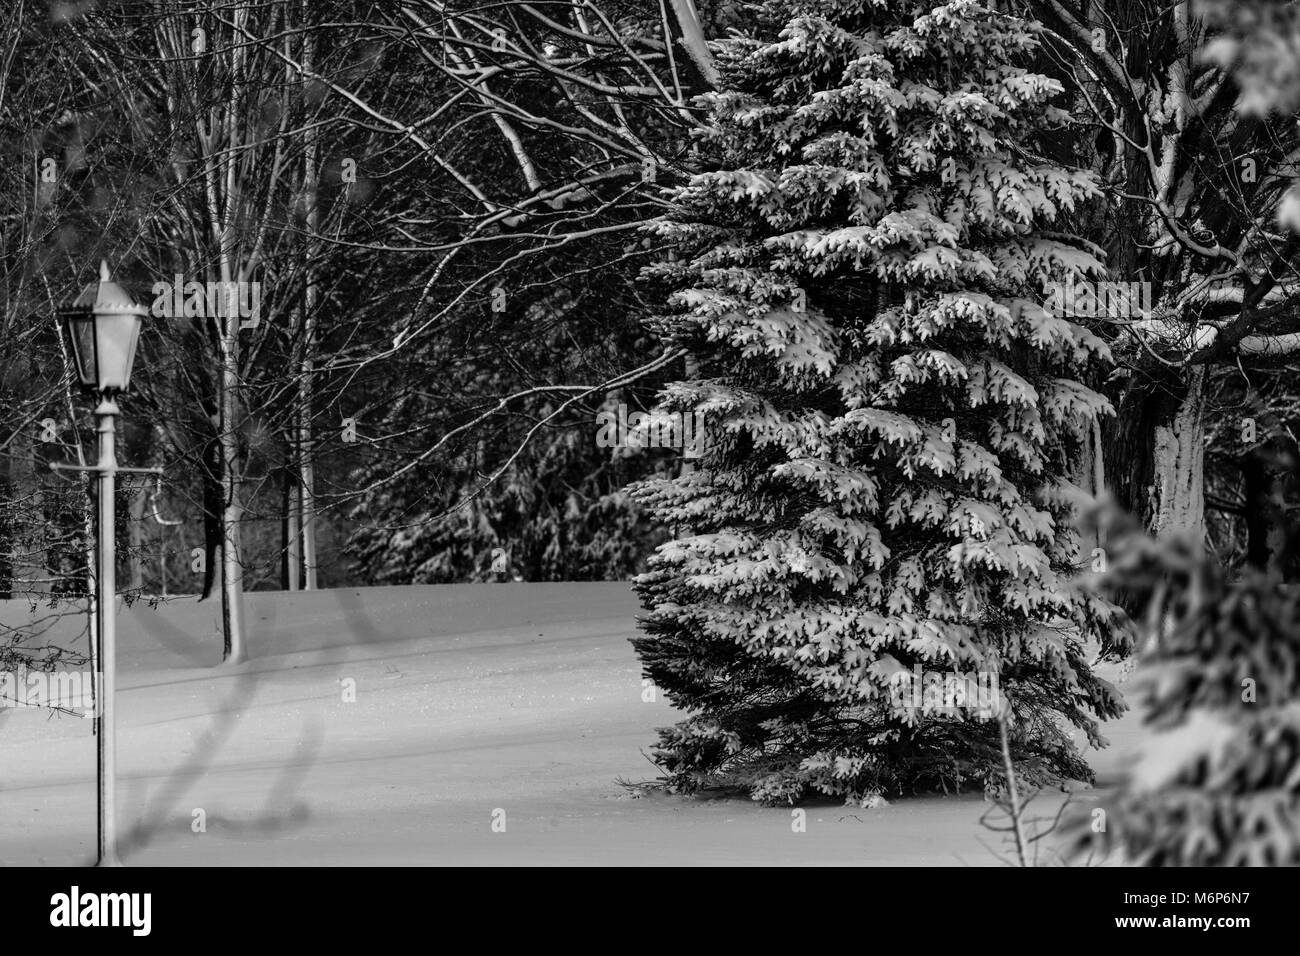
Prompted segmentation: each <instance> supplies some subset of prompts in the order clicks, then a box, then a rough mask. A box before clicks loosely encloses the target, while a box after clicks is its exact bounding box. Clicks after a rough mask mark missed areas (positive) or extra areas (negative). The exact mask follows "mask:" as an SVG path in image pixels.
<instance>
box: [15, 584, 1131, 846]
mask: <svg viewBox="0 0 1300 956" xmlns="http://www.w3.org/2000/svg"><path fill="white" fill-rule="evenodd" d="M247 600H248V617H249V622H250V625H251V627H250V630H251V634H252V638H251V650H252V658H253V659H252V661H251V662H250V663H248V664H245V665H242V666H239V667H233V668H223V667H220V666H217V664H218V660H219V658H220V638H219V637H218V636H216V635H215V633H214V630H213V612H212V610H211V607H210V604H208V603H205V604H203V605H200V604H198V603H197V602H196V601H195V600H194V599H192V598H182V599H175V600H172V601H169V602H168V603H166V604H165V605H164V606H162V607H160V608H158V609H151V608H149V607H147V606H145V605H144V604H143V603H140V604H137V605H136V606H135V607H134V608H131V609H123V610H122V611H121V614H120V617H119V622H120V623H119V635H120V636H119V640H120V645H121V647H120V655H119V659H120V664H119V695H118V701H119V705H118V706H119V730H118V753H119V757H118V760H119V776H120V783H119V797H118V801H119V816H120V820H121V824H120V825H121V827H122V828H123V830H124V831H125V832H126V833H127V834H128V837H127V839H126V840H125V841H124V842H125V845H124V847H123V853H124V857H125V861H126V862H127V863H128V864H137V865H149V864H182V865H184V864H194V865H204V866H211V865H224V864H241V865H257V864H284V865H297V864H303V865H308V864H309V865H348V864H414V865H422V864H438V863H457V864H504V863H520V864H582V863H599V864H615V865H618V864H629V865H643V864H713V863H717V864H725V863H753V864H762V863H804V864H814V863H816V864H887V865H988V864H996V863H998V861H999V857H998V854H999V853H1002V852H1005V851H1004V848H1003V847H1001V846H1000V845H999V837H998V836H997V835H995V834H993V833H990V832H989V831H987V830H985V829H983V828H982V827H981V826H980V825H979V822H978V821H979V818H980V815H981V813H982V812H983V811H984V810H985V804H984V803H983V802H982V801H981V800H980V799H979V798H978V797H960V798H938V797H936V798H922V799H909V800H900V801H897V802H895V803H894V804H892V805H890V806H887V807H883V808H879V809H874V810H860V809H854V808H845V807H842V806H839V805H836V804H833V803H821V804H816V803H809V804H806V805H805V807H804V809H805V810H806V811H807V830H806V832H794V830H793V829H792V826H791V824H792V816H791V811H790V810H789V809H788V808H785V809H772V808H764V807H759V806H755V805H753V804H752V803H750V802H748V801H746V800H741V799H736V800H710V801H706V800H688V799H684V798H677V797H669V796H663V795H654V794H651V795H647V796H643V797H641V798H635V797H633V796H631V795H629V792H628V791H627V790H626V789H625V788H624V787H622V786H620V784H619V782H618V781H620V780H627V781H634V782H635V781H646V780H651V779H653V778H654V776H655V775H656V774H655V770H654V768H653V767H652V766H651V764H650V763H649V762H648V761H647V759H646V757H645V756H644V753H643V751H645V750H647V749H648V747H649V746H650V745H651V744H652V743H653V740H654V728H655V727H658V726H662V725H665V724H669V723H672V722H673V720H674V714H673V711H672V709H671V708H670V707H669V706H668V705H667V704H666V703H664V702H663V701H662V700H658V701H650V702H647V701H645V700H643V690H642V684H641V678H640V669H639V667H638V664H637V661H636V658H635V655H634V654H633V652H632V648H631V646H630V645H629V644H628V638H629V637H631V636H632V635H633V634H634V632H635V623H634V619H635V616H636V614H637V612H638V608H637V604H636V601H635V598H634V597H633V595H632V594H631V592H630V591H629V589H628V586H627V585H626V584H618V583H614V584H497V585H447V586H420V587H401V588H363V589H346V590H336V591H318V592H310V593H303V592H298V593H283V592H260V593H254V594H250V595H248V598H247ZM25 613H26V605H25V604H21V605H20V604H18V603H16V602H0V618H2V619H3V620H5V621H6V622H8V623H11V624H12V623H17V622H18V621H19V620H20V619H21V618H22V616H23V615H24V614H25ZM83 649H84V648H83ZM349 681H355V698H356V699H355V702H348V701H346V700H345V699H344V697H345V691H346V690H347V689H348V687H349V686H351V685H350V684H349V683H348V682H349ZM90 729H91V722H90V721H88V720H81V719H77V718H73V717H64V716H55V717H51V716H49V715H48V714H47V713H44V712H39V711H14V710H6V711H0V864H4V865H14V864H19V865H33V864H78V863H85V862H88V861H89V860H91V859H92V854H93V848H94V840H95V802H94V798H95V783H94V771H95V749H94V738H93V736H92V735H91V733H90ZM1108 734H1109V736H1110V737H1111V739H1112V741H1114V742H1115V743H1116V744H1117V746H1116V747H1115V748H1113V751H1107V752H1104V753H1102V754H1097V755H1096V759H1095V760H1094V761H1093V762H1094V764H1095V765H1096V766H1097V767H1098V768H1099V770H1100V771H1101V772H1102V773H1103V779H1104V775H1106V774H1107V773H1110V772H1112V771H1113V769H1114V767H1115V766H1116V762H1117V760H1119V759H1121V758H1122V755H1123V752H1124V750H1125V749H1126V748H1127V746H1131V744H1132V742H1133V740H1134V739H1135V738H1136V731H1135V727H1134V722H1133V721H1132V719H1126V720H1125V721H1121V722H1119V724H1118V725H1113V726H1112V727H1111V728H1109V730H1108ZM1054 800H1059V798H1053V797H1044V798H1043V799H1042V801H1041V802H1042V807H1041V810H1039V812H1040V813H1042V814H1047V813H1050V812H1051V810H1052V809H1053V808H1054V807H1055V806H1056V803H1054V802H1053V801H1054ZM1035 807H1036V809H1037V807H1038V804H1035ZM199 810H202V811H203V812H202V818H203V819H204V821H205V823H206V832H194V821H195V820H196V819H197V818H198V817H199V814H198V813H197V811H199ZM502 811H503V813H502ZM494 816H495V818H496V819H497V820H498V821H500V820H501V819H502V818H504V824H505V826H504V832H496V831H495V830H494V828H493V820H494ZM498 829H500V827H498Z"/></svg>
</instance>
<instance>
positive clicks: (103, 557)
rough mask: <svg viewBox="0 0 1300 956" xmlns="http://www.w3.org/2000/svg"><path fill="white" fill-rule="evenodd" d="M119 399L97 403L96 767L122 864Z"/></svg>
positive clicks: (106, 833)
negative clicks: (117, 707) (117, 708)
mask: <svg viewBox="0 0 1300 956" xmlns="http://www.w3.org/2000/svg"><path fill="white" fill-rule="evenodd" d="M117 414H118V407H117V405H116V404H115V403H114V402H113V401H112V400H111V399H110V398H108V397H107V396H104V397H103V398H102V399H101V400H100V403H99V406H98V407H97V408H96V409H95V418H96V419H97V420H98V427H97V429H96V431H97V432H98V433H99V462H98V464H97V465H96V468H95V471H96V473H97V481H98V484H99V493H98V495H97V496H96V497H97V499H98V505H99V528H98V533H99V555H98V557H99V561H98V565H99V566H98V568H97V569H96V572H95V595H96V598H95V604H96V607H97V609H98V611H99V613H98V614H96V615H95V618H96V620H95V626H96V634H97V636H98V640H97V641H96V643H97V645H98V647H99V669H100V678H99V691H100V698H99V718H98V720H99V727H98V728H97V730H98V733H97V735H96V737H97V741H98V744H97V748H96V757H97V760H96V770H97V774H98V775H97V780H98V784H99V801H98V803H99V827H98V833H99V865H100V866H120V865H121V861H120V860H119V859H118V855H117V800H116V799H115V797H116V793H115V791H116V788H117V724H116V720H115V716H116V715H115V714H114V713H113V703H114V700H115V695H116V691H117V688H116V684H117V600H116V593H117V580H116V566H115V565H116V560H117V540H116V535H115V532H116V530H117V516H116V511H115V507H114V501H113V491H114V488H113V485H114V478H115V477H116V472H117V448H116V437H117V436H116V431H115V424H116V423H115V422H114V418H115V417H116V416H117Z"/></svg>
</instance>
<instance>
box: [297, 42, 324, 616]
mask: <svg viewBox="0 0 1300 956" xmlns="http://www.w3.org/2000/svg"><path fill="white" fill-rule="evenodd" d="M314 48H315V43H314V40H313V36H312V34H311V32H310V31H308V33H307V36H306V37H305V38H304V40H303V67H304V69H308V70H310V69H312V66H313V64H312V60H313V54H314V53H315V49H314ZM304 135H305V138H306V150H305V155H304V158H303V162H304V164H305V166H304V169H303V193H304V198H305V201H306V204H307V236H308V239H307V259H306V264H305V267H304V268H305V269H306V289H305V292H304V296H303V310H304V315H303V319H304V322H303V340H304V341H303V362H302V384H301V390H300V394H299V404H298V455H299V465H300V471H299V481H298V495H299V497H300V499H301V502H302V517H301V523H302V525H301V526H302V564H303V590H304V591H315V590H316V588H317V586H318V584H319V582H318V580H317V577H316V564H317V552H316V469H315V462H314V461H313V458H314V455H315V447H314V445H313V442H312V405H313V396H314V393H315V388H314V385H315V383H314V382H313V381H312V375H313V374H314V372H315V357H316V307H317V304H318V300H319V294H320V293H319V289H318V287H317V284H316V266H315V260H316V256H317V255H318V254H319V252H320V243H319V242H317V241H316V234H317V231H318V230H319V229H320V209H319V195H318V193H319V188H318V187H319V182H318V171H317V169H316V161H317V150H318V147H317V142H316V130H315V127H309V128H308V130H307V132H306V133H305V134H304Z"/></svg>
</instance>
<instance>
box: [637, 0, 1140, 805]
mask: <svg viewBox="0 0 1300 956" xmlns="http://www.w3.org/2000/svg"><path fill="white" fill-rule="evenodd" d="M755 16H756V20H755V21H754V22H755V25H754V26H753V27H752V28H751V30H750V31H749V36H747V37H736V38H733V39H730V40H727V41H725V42H724V43H721V44H719V45H718V53H719V65H720V67H721V69H722V71H723V85H722V89H721V91H720V92H717V93H713V94H709V95H708V96H707V97H706V98H705V103H704V105H705V106H706V108H707V109H708V110H709V111H710V113H711V116H710V121H709V124H708V125H709V127H710V131H709V133H708V134H707V135H706V136H705V137H704V138H703V139H702V140H701V142H700V144H699V162H700V167H699V168H701V169H703V170H706V171H705V172H702V173H700V174H698V175H696V176H694V177H693V178H692V179H691V180H690V181H689V182H688V183H687V184H686V185H684V186H682V187H681V188H678V189H676V190H674V191H673V192H672V193H671V195H670V198H671V199H672V201H673V210H672V212H671V213H670V214H669V215H667V216H666V217H664V219H663V220H662V221H659V222H657V223H655V224H653V227H652V228H653V229H654V231H655V232H656V233H657V234H658V236H660V237H661V238H662V239H663V240H665V241H666V242H667V243H668V244H669V246H670V248H671V249H672V250H673V254H672V255H671V256H669V260H668V261H666V262H664V263H663V264H662V265H661V266H659V267H657V269H656V270H654V271H653V278H654V279H656V280H658V281H662V282H663V283H664V284H665V286H666V287H667V288H669V289H671V290H673V291H672V293H671V296H670V298H669V308H668V309H667V310H666V311H667V314H665V315H663V316H662V317H661V318H660V319H659V320H658V323H659V326H660V328H661V330H662V332H663V335H664V337H665V338H666V339H668V340H670V341H672V342H676V343H678V344H680V345H682V346H684V347H686V348H687V349H688V350H689V352H690V353H691V354H692V356H693V358H694V361H693V362H692V363H691V368H692V369H693V370H694V371H693V373H692V376H691V380H690V381H684V382H679V383H677V384H675V385H673V386H670V387H669V388H668V389H667V391H666V393H665V394H664V396H663V402H664V404H665V406H667V407H668V408H670V409H672V410H674V411H682V412H695V411H700V412H703V414H704V427H705V434H706V452H705V455H704V457H703V458H701V459H700V461H699V463H698V467H696V468H695V469H694V470H691V471H689V472H687V473H684V474H682V475H681V476H680V477H678V478H676V479H673V480H657V481H650V482H646V483H644V484H642V485H640V486H639V487H638V488H637V491H636V493H637V496H638V497H639V499H640V500H641V501H643V502H645V503H647V504H648V505H650V506H651V507H652V508H653V510H654V512H655V514H656V515H657V516H658V518H659V520H661V521H662V522H664V523H665V524H666V525H667V526H669V527H671V528H673V529H675V535H674V540H672V541H671V542H669V543H668V544H666V545H664V546H662V547H661V548H660V549H659V550H658V553H657V554H656V556H655V557H654V559H653V561H652V565H651V570H650V571H649V572H648V573H647V574H645V575H643V576H641V577H640V578H638V580H637V582H636V587H637V589H638V592H639V594H640V597H641V599H642V603H643V605H644V606H645V608H646V611H647V613H646V615H645V617H644V618H643V620H642V628H643V630H644V632H645V633H644V635H643V636H641V637H638V638H637V639H636V640H635V641H634V643H635V645H636V649H637V652H638V653H639V655H640V657H641V660H642V663H643V667H644V669H645V672H646V674H647V675H648V676H649V677H650V678H652V679H653V680H654V682H655V683H656V684H657V685H658V686H659V687H660V688H662V689H663V690H664V691H665V693H666V694H667V696H668V697H669V699H670V700H671V701H672V702H673V703H674V704H675V705H676V706H677V707H679V708H682V709H684V710H685V711H687V713H688V717H687V718H686V719H685V720H683V721H682V722H681V723H679V724H677V725H676V726H675V727H672V728H669V729H666V730H663V731H661V735H660V741H659V746H658V748H657V751H656V756H657V760H658V762H659V764H660V766H661V767H662V768H663V769H664V771H665V772H666V773H667V775H668V778H669V780H670V782H671V784H672V785H673V786H674V787H676V788H678V789H694V788H698V787H707V786H718V785H721V786H738V787H743V788H746V789H748V790H749V791H750V792H751V793H752V794H753V796H754V797H755V799H760V800H764V801H783V800H794V799H797V798H798V797H799V796H801V795H802V794H804V793H806V792H807V791H809V790H817V791H821V792H824V793H828V794H835V795H844V796H848V797H863V796H866V795H867V794H870V793H875V792H894V791H897V790H901V789H912V788H919V787H934V786H942V787H945V788H946V787H951V786H968V785H971V784H972V783H974V784H982V785H985V786H994V787H996V786H998V785H999V783H1000V781H1001V771H1000V769H999V760H1000V758H999V743H998V735H997V721H996V720H995V719H989V718H990V712H989V710H988V708H987V706H983V707H982V709H981V708H980V707H977V704H980V705H986V704H987V701H975V700H973V699H970V698H969V697H967V698H966V699H965V700H964V701H963V700H962V699H961V696H960V694H958V695H951V694H945V693H943V692H942V691H939V690H937V689H936V687H935V686H934V685H932V684H929V683H925V684H924V686H923V688H919V689H916V690H917V692H914V689H913V688H912V687H909V685H908V684H907V683H906V682H905V681H901V680H900V675H904V674H916V673H917V672H924V673H925V674H926V677H927V681H928V679H929V675H931V674H937V675H955V674H962V675H983V676H984V677H985V678H987V677H988V676H989V675H993V677H994V679H995V681H996V686H997V688H998V690H999V691H1000V696H999V702H1007V703H1009V705H1010V707H1011V708H1012V727H1013V730H1014V742H1013V743H1014V755H1015V758H1016V762H1017V769H1018V772H1019V773H1022V774H1023V775H1024V776H1025V778H1026V779H1027V781H1028V782H1029V783H1031V784H1042V783H1047V782H1051V781H1058V780H1061V779H1064V778H1075V779H1080V778H1082V779H1087V778H1089V777H1090V771H1089V769H1088V767H1087V766H1086V764H1085V763H1084V761H1083V760H1082V759H1081V757H1080V754H1079V751H1078V749H1077V748H1076V747H1075V745H1074V744H1073V743H1072V742H1071V739H1070V734H1071V732H1072V731H1073V730H1074V729H1075V728H1077V729H1079V730H1081V731H1082V734H1081V735H1080V736H1081V737H1086V739H1087V740H1088V741H1089V742H1091V743H1092V744H1095V745H1100V744H1101V743H1102V742H1103V740H1102V738H1101V737H1100V734H1099V719H1104V718H1108V717H1112V716H1115V715H1116V714H1118V713H1119V712H1120V711H1121V710H1122V708H1123V704H1122V702H1121V700H1120V697H1119V694H1118V693H1117V691H1116V690H1115V689H1114V688H1113V687H1112V686H1111V685H1110V684H1108V683H1107V682H1106V681H1104V680H1102V679H1100V678H1098V677H1097V676H1096V675H1095V674H1094V673H1093V672H1092V670H1091V669H1090V667H1089V657H1088V654H1089V652H1090V651H1091V652H1092V653H1093V654H1095V653H1096V651H1097V648H1098V647H1099V646H1102V647H1110V648H1111V649H1112V650H1116V649H1117V650H1118V651H1119V652H1123V651H1124V650H1125V648H1123V647H1117V646H1116V645H1113V644H1110V643H1108V642H1107V641H1106V640H1105V638H1106V637H1107V635H1108V634H1109V633H1110V632H1111V628H1112V625H1113V623H1114V620H1115V615H1116V614H1117V613H1118V612H1116V611H1115V609H1114V608H1113V607H1112V606H1111V605H1110V604H1108V603H1106V602H1104V601H1102V600H1100V599H1098V598H1096V597H1090V596H1087V595H1084V594H1080V593H1077V592H1076V591H1075V590H1073V589H1072V588H1071V587H1070V582H1069V578H1070V576H1071V575H1072V574H1073V573H1074V571H1075V569H1076V567H1077V566H1078V564H1079V562H1080V560H1081V558H1080V552H1081V546H1080V538H1079V535H1078V533H1077V532H1076V531H1075V530H1074V528H1073V508H1072V501H1073V497H1074V496H1073V494H1072V489H1073V486H1072V485H1071V484H1070V482H1069V480H1068V476H1069V475H1071V474H1073V473H1074V468H1075V465H1076V464H1077V462H1078V461H1079V459H1080V453H1081V448H1082V443H1083V442H1084V441H1085V436H1086V435H1087V433H1088V431H1089V429H1090V428H1091V427H1092V423H1093V421H1094V420H1095V419H1097V417H1098V416H1101V415H1104V414H1108V413H1109V411H1110V409H1109V406H1108V404H1107V402H1106V401H1105V399H1104V398H1103V397H1102V396H1100V395H1099V394H1098V393H1097V392H1095V391H1094V390H1093V389H1092V388H1091V387H1089V384H1088V383H1089V382H1094V383H1095V382H1096V380H1097V377H1098V375H1099V374H1100V373H1102V372H1103V371H1104V369H1105V366H1106V365H1107V363H1108V362H1109V359H1110V356H1109V353H1108V350H1107V348H1106V346H1105V343H1104V342H1103V341H1102V340H1101V339H1099V338H1098V337H1097V336H1095V335H1093V334H1092V333H1091V332H1090V331H1088V330H1086V329H1085V328H1083V327H1081V326H1080V325H1079V324H1077V323H1075V322H1073V321H1071V320H1070V318H1069V317H1067V316H1062V315H1053V314H1051V313H1049V312H1048V311H1047V310H1046V309H1045V308H1044V302H1045V301H1046V300H1047V294H1046V292H1047V289H1048V283H1051V282H1062V281H1064V280H1065V278H1066V277H1067V276H1070V275H1073V276H1075V277H1076V278H1079V279H1083V278H1086V277H1089V276H1096V275H1099V274H1101V273H1102V266H1101V263H1100V262H1099V261H1098V260H1097V259H1096V258H1095V256H1094V255H1093V250H1092V249H1090V248H1089V247H1087V246H1086V245H1085V244H1084V243H1083V242H1081V241H1078V240H1076V239H1074V238H1072V237H1071V235H1070V234H1069V231H1068V227H1069V219H1070V216H1071V214H1072V212H1073V211H1074V210H1075V209H1076V206H1077V205H1078V204H1080V203H1081V202H1083V201H1084V200H1085V199H1087V198H1089V197H1092V196H1095V195H1097V187H1096V185H1095V184H1094V182H1093V180H1092V179H1091V178H1090V177H1089V176H1088V175H1087V174H1086V173H1084V172H1081V171H1078V170H1074V169H1071V168H1068V167H1066V166H1063V165H1061V164H1060V163H1058V162H1055V161H1053V160H1052V159H1049V158H1047V157H1046V156H1044V155H1043V154H1041V153H1040V152H1039V151H1038V150H1039V146H1040V145H1041V144H1040V136H1041V135H1042V134H1044V133H1046V132H1048V131H1050V130H1051V129H1053V128H1056V127H1058V126H1059V125H1060V124H1062V123H1063V122H1065V121H1066V119H1067V117H1066V116H1065V114H1063V113H1062V112H1061V111H1060V110H1059V109H1057V108H1055V107H1054V106H1052V104H1051V101H1052V99H1053V97H1054V96H1055V95H1056V94H1058V93H1059V92H1060V87H1059V85H1058V84H1057V83H1056V82H1055V81H1053V80H1051V79H1049V78H1047V77H1045V76H1042V75H1039V74H1036V73H1034V72H1032V70H1030V69H1028V68H1026V66H1025V65H1024V64H1026V63H1028V62H1030V60H1031V58H1032V56H1033V55H1034V51H1035V50H1036V49H1037V43H1036V40H1035V32H1036V30H1035V26H1034V25H1033V24H1031V23H1027V22H1025V21H1023V20H1019V19H1016V18H1012V17H1009V16H1004V15H1001V14H997V13H994V12H991V11H989V10H987V9H985V8H983V7H981V6H980V5H978V4H976V3H973V2H955V3H949V4H946V5H939V6H932V5H928V4H916V3H899V2H874V3H873V2H863V0H858V2H848V0H803V2H791V0H768V2H766V3H763V4H761V5H760V6H758V7H756V8H755ZM1087 558H1088V555H1087V554H1086V553H1085V554H1084V555H1083V558H1082V560H1083V561H1085V562H1086V561H1087ZM900 688H906V692H904V693H899V689H900Z"/></svg>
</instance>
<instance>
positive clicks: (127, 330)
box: [50, 262, 162, 866]
mask: <svg viewBox="0 0 1300 956" xmlns="http://www.w3.org/2000/svg"><path fill="white" fill-rule="evenodd" d="M148 312H149V310H148V309H146V308H145V307H144V306H142V305H138V304H137V303H136V302H134V301H133V300H132V298H131V296H130V295H129V294H128V293H127V291H126V290H125V289H123V288H122V287H121V286H120V285H118V284H117V283H116V282H114V281H112V279H111V278H110V277H109V274H108V263H107V262H101V263H100V264H99V281H98V282H92V283H91V284H90V285H88V286H86V287H85V288H84V289H82V290H81V294H80V295H78V296H77V298H76V299H75V300H74V301H73V302H72V304H71V305H69V306H66V307H64V308H61V309H60V310H59V321H60V323H61V325H62V327H63V329H64V333H65V335H66V336H67V338H66V341H67V343H68V345H69V348H70V351H71V352H72V358H73V362H74V364H75V371H76V375H77V382H78V383H79V384H80V385H81V387H82V388H83V389H85V390H86V391H87V392H90V393H91V394H94V395H97V396H99V405H97V406H96V407H95V419H96V426H95V431H96V433H97V435H98V437H99V460H98V461H97V462H96V463H95V464H94V465H93V466H89V467H87V466H85V465H72V464H64V463H62V462H54V463H52V464H51V465H50V467H51V468H53V469H54V470H55V471H66V472H81V473H83V474H84V473H86V472H90V473H92V474H94V475H95V489H96V494H95V501H96V504H97V509H96V510H97V511H98V513H99V521H98V522H97V524H98V527H97V528H96V535H95V537H96V539H97V542H96V543H97V545H98V547H97V548H96V549H95V559H96V560H95V564H96V568H95V591H94V606H95V646H94V648H93V649H92V656H93V657H94V658H95V661H94V669H95V673H96V674H97V675H98V679H97V686H96V688H95V738H96V740H95V771H96V785H97V791H98V792H97V794H96V795H97V796H98V798H99V799H98V801H97V818H96V824H97V834H96V844H97V846H96V849H97V851H98V863H99V865H100V866H121V865H122V862H121V858H120V857H119V856H118V845H117V722H116V714H115V713H114V704H115V698H116V693H117V580H116V578H117V575H116V574H115V566H116V563H117V539H116V530H117V529H116V525H117V521H116V514H115V508H114V502H113V485H114V483H115V482H116V479H117V475H118V474H119V473H121V472H130V473H133V474H143V475H161V474H162V469H161V468H119V467H118V464H117V448H116V424H117V423H116V418H117V415H118V411H119V410H118V407H117V403H116V402H115V401H114V398H116V397H117V395H118V394H119V393H121V392H123V391H125V390H126V389H127V387H128V386H129V385H130V383H131V366H132V364H133V363H134V362H135V349H136V343H137V341H138V340H139V336H140V326H141V323H142V322H143V320H144V317H145V316H146V315H147V314H148Z"/></svg>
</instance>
